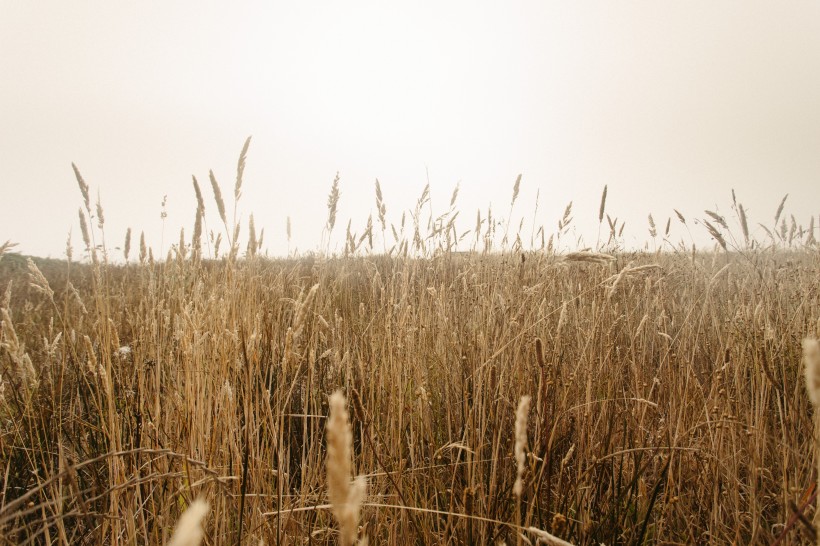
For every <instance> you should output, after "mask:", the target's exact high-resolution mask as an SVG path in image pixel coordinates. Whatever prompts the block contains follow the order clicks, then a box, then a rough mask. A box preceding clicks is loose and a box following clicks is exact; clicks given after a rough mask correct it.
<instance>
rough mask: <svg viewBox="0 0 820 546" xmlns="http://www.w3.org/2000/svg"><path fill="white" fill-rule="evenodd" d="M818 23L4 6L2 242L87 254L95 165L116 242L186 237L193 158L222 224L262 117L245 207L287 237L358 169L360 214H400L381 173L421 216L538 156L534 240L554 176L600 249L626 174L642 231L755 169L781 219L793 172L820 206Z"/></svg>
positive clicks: (519, 208)
mask: <svg viewBox="0 0 820 546" xmlns="http://www.w3.org/2000/svg"><path fill="white" fill-rule="evenodd" d="M398 5H401V7H392V6H398ZM818 29H820V3H818V2H816V1H790V2H771V1H751V0H737V1H720V0H718V1H715V0H705V1H695V0H688V1H685V2H681V1H675V2H672V1H660V0H651V1H648V0H647V1H640V2H635V1H618V2H608V1H582V0H573V1H560V2H557V1H543V0H541V1H534V2H476V1H471V2H446V1H435V2H403V3H401V4H400V3H397V2H383V1H382V2H375V1H374V2H357V1H348V2H332V3H331V2H325V3H323V2H292V1H291V2H278V3H275V5H274V3H273V2H231V3H228V2H220V3H215V2H203V1H198V2H190V3H182V2H139V3H136V2H133V3H122V2H102V1H99V2H89V1H79V0H78V1H74V2H57V1H51V2H46V1H38V2H12V1H7V2H3V3H2V4H0V189H1V190H2V191H1V192H0V243H2V241H4V240H6V239H11V240H12V241H15V242H17V243H19V244H20V247H19V250H20V251H21V252H24V253H30V254H38V255H43V256H45V255H50V256H52V257H61V256H62V255H63V253H64V249H65V241H66V236H67V234H68V232H69V230H72V231H73V233H74V235H73V242H74V246H75V252H77V249H78V248H79V247H80V245H81V239H80V236H79V233H80V231H79V223H78V220H77V208H78V207H79V206H80V205H81V203H82V200H81V196H80V193H79V191H78V189H77V183H76V181H75V179H74V175H73V172H72V170H71V162H72V161H73V162H75V163H76V164H77V166H78V167H79V169H80V171H81V172H82V173H83V176H84V177H85V179H86V181H87V182H88V183H89V184H90V185H91V188H92V192H93V193H94V194H95V195H96V192H97V191H99V194H100V196H101V200H102V204H103V208H104V210H105V217H106V228H105V231H106V233H105V236H106V241H107V243H108V244H109V246H112V247H113V246H116V245H121V244H122V240H123V236H124V234H125V230H126V228H127V227H129V226H130V227H132V228H133V229H134V231H135V236H136V234H138V233H139V232H140V231H141V230H144V231H145V233H146V237H147V239H148V242H149V244H150V245H151V246H153V247H154V249H155V251H156V250H158V249H159V248H160V246H161V245H164V250H167V248H168V246H169V245H170V244H171V243H172V242H174V241H175V240H178V237H179V235H178V234H179V228H180V226H185V228H186V233H190V231H191V228H192V226H193V218H194V213H195V208H196V201H195V198H194V193H193V188H192V184H191V175H196V176H197V178H199V180H200V182H201V183H203V186H204V187H203V190H204V192H205V196H206V211H207V215H208V216H207V217H208V224H209V227H211V228H216V227H217V226H218V223H217V221H216V218H217V217H216V212H215V207H214V206H213V200H212V195H211V191H210V187H209V185H208V183H207V175H208V170H209V169H213V170H214V172H215V174H216V176H217V178H218V179H219V180H220V182H221V184H222V187H223V193H224V194H225V195H226V196H228V195H230V194H231V193H232V189H233V182H234V177H235V172H236V160H237V157H238V154H239V151H240V149H241V147H242V144H243V142H244V140H245V138H246V137H247V136H249V135H253V141H252V144H251V148H250V152H249V156H248V163H247V169H246V171H245V185H244V188H243V197H242V201H240V207H239V212H240V214H241V216H242V219H243V223H244V222H245V221H246V220H247V217H248V215H249V214H250V213H253V214H254V217H255V222H256V225H257V229H259V228H262V227H264V228H265V242H266V245H265V246H266V247H267V248H268V249H269V251H270V252H271V253H273V254H277V253H283V252H285V251H286V250H287V241H286V235H285V225H286V218H287V217H288V216H290V217H291V218H292V226H293V227H292V230H293V243H292V248H293V247H298V248H299V249H300V250H302V251H309V250H312V249H316V248H317V247H318V246H319V244H320V241H321V236H322V235H321V233H322V227H323V226H324V223H325V220H326V217H327V209H326V199H327V194H328V192H329V190H330V186H331V183H332V181H333V178H334V176H335V174H336V172H337V171H338V172H339V173H340V177H341V186H340V187H341V194H342V195H341V202H340V209H339V220H338V225H337V230H338V231H339V233H338V235H341V234H342V233H341V232H343V230H344V227H345V226H346V225H347V221H348V219H349V218H352V219H353V229H354V230H355V231H358V232H361V231H362V229H363V228H364V225H365V224H366V221H367V216H368V214H370V213H371V212H375V200H374V182H375V180H376V178H378V179H379V180H380V182H381V185H382V189H383V192H384V195H385V200H386V203H387V212H388V220H389V221H393V222H398V220H399V217H400V215H401V211H402V210H404V209H408V208H412V207H413V206H414V203H415V200H416V199H417V198H418V196H419V194H420V193H421V191H422V189H423V188H424V185H425V184H426V183H427V177H428V174H429V180H430V182H431V185H432V197H433V200H432V204H433V209H434V211H443V210H444V209H446V208H447V205H448V204H449V197H450V194H451V192H452V190H453V188H454V187H455V185H456V184H457V183H460V193H459V198H458V203H457V206H458V208H459V210H461V211H462V215H461V217H460V218H459V224H458V225H459V231H462V230H466V229H469V228H472V227H473V225H474V224H475V216H476V209H477V208H479V207H480V208H481V209H482V211H486V209H487V207H488V205H489V204H490V203H492V204H493V210H494V214H500V215H504V216H506V215H507V214H508V212H509V204H510V197H511V193H512V186H513V183H514V181H515V178H516V176H517V175H518V174H519V173H522V174H523V178H522V183H521V196H520V198H519V202H518V203H517V204H516V209H515V210H514V211H513V216H514V218H515V223H516V224H517V222H518V218H520V217H521V216H524V217H525V218H526V224H525V226H526V227H525V233H526V238H527V240H528V239H529V233H530V231H529V226H530V225H531V223H532V217H533V213H534V202H535V196H536V192H538V191H539V190H540V205H539V209H538V213H537V217H536V222H537V223H538V224H539V225H540V224H544V225H545V226H546V228H547V229H548V230H550V231H552V230H554V229H555V227H556V223H557V221H558V219H559V218H560V216H561V213H562V211H563V209H564V207H565V205H566V204H567V203H568V202H569V201H570V200H572V201H574V217H575V220H574V222H575V223H576V224H577V229H578V232H577V235H583V236H584V240H585V242H586V244H589V245H594V243H595V236H596V231H597V225H598V223H597V220H598V218H597V216H598V203H599V199H600V195H601V190H602V188H603V186H604V185H605V184H607V185H608V186H609V199H608V204H607V212H610V213H611V214H612V215H613V216H618V217H619V218H622V219H626V221H627V226H626V230H625V235H626V240H627V242H630V243H636V244H637V243H638V242H643V241H644V240H646V239H647V238H648V231H647V215H648V214H649V213H652V214H653V215H654V217H655V219H656V221H657V222H658V223H659V224H664V223H665V221H666V219H667V217H669V216H672V215H673V212H672V209H673V207H674V208H677V209H678V210H680V211H681V212H682V213H683V214H684V215H686V216H687V217H688V218H692V219H694V218H695V217H702V216H703V210H704V209H706V208H709V209H713V208H715V207H717V208H719V209H720V211H721V212H723V213H726V214H730V212H731V211H730V205H731V193H730V192H731V188H735V190H736V191H737V193H738V198H739V200H740V201H741V202H743V203H744V204H745V205H746V207H747V209H748V213H749V216H750V218H751V220H752V221H753V223H754V224H755V225H756V223H757V222H764V223H766V224H769V225H770V224H771V222H772V219H773V216H774V212H775V209H776V208H777V204H778V203H779V201H780V199H781V198H782V196H783V195H784V194H785V193H789V194H790V198H789V201H788V202H787V206H786V210H787V211H789V212H790V213H794V215H795V216H796V217H797V220H798V222H801V223H803V224H804V225H808V222H809V217H810V216H811V215H812V214H815V215H816V214H818V212H820V206H818V205H820V203H818V199H817V197H818V195H820V192H818V191H817V189H816V188H817V182H818V180H820V31H819V30H818ZM165 195H167V199H168V201H167V203H168V205H167V209H168V218H167V220H166V221H165V228H164V233H165V234H164V240H163V236H162V233H163V223H162V221H161V220H160V212H161V207H160V204H161V202H162V200H163V196H165ZM229 208H232V206H231V205H229ZM483 214H485V212H483ZM462 218H463V220H462ZM692 230H693V232H694V233H696V236H697V237H700V235H699V233H702V232H703V229H702V228H701V227H700V226H692ZM684 234H685V230H683V229H682V227H681V226H678V225H676V224H675V223H673V239H675V240H676V239H677V238H678V237H680V236H682V235H684ZM686 237H688V236H686ZM338 248H339V249H341V244H340V245H339V246H338Z"/></svg>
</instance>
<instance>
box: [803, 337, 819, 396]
mask: <svg viewBox="0 0 820 546" xmlns="http://www.w3.org/2000/svg"><path fill="white" fill-rule="evenodd" d="M803 371H804V372H805V374H806V390H807V391H808V393H809V400H811V403H812V405H813V406H814V409H815V410H818V409H820V343H818V341H817V340H816V339H811V338H806V339H804V340H803Z"/></svg>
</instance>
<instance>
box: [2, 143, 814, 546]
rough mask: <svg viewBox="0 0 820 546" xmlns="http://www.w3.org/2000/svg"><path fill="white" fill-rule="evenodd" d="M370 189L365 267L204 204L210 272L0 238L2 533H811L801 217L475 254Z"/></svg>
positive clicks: (274, 539)
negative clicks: (764, 231)
mask: <svg viewBox="0 0 820 546" xmlns="http://www.w3.org/2000/svg"><path fill="white" fill-rule="evenodd" d="M246 152H247V146H246V147H245V148H244V149H243V153H242V158H243V159H242V161H241V162H240V166H239V168H238V173H237V179H238V183H237V185H236V187H235V192H234V193H235V198H236V197H238V195H239V193H240V192H239V189H240V185H241V182H239V181H241V174H242V172H241V170H242V169H241V167H242V165H244V156H245V154H246ZM76 176H77V178H78V181H81V180H82V177H81V176H80V174H79V170H76ZM210 178H211V181H212V186H213V188H214V193H215V195H221V194H220V192H219V188H218V184H217V183H216V181H215V179H214V178H213V176H211V177H210ZM84 184H85V183H84V181H83V182H81V183H80V187H81V192H82V198H83V202H84V203H83V204H84V208H85V211H84V212H83V210H82V209H81V214H80V217H81V219H82V220H83V221H85V220H86V218H88V219H90V218H91V210H90V203H89V202H88V199H87V197H86V195H87V193H88V189H87V186H84ZM516 186H517V183H516ZM83 188H85V190H84V191H83ZM197 193H199V192H197ZM426 193H427V190H425V194H426ZM515 193H517V192H515ZM334 195H335V197H334ZM200 197H201V194H200ZM338 198H339V189H338V179H337V180H336V181H335V182H334V185H333V189H332V190H331V197H330V198H329V200H328V205H329V207H328V208H329V217H328V222H327V225H326V228H327V234H328V236H329V235H330V232H331V230H332V227H333V224H335V220H336V219H335V217H333V216H335V203H336V202H337V201H338ZM426 199H427V198H426V197H425V195H422V198H421V199H420V200H419V203H418V204H417V207H416V211H415V212H418V213H420V212H421V210H422V205H424V203H426ZM513 203H514V200H513ZM377 205H378V211H377V212H378V213H377V222H378V224H377V225H379V226H381V227H382V230H381V231H382V236H383V235H384V233H385V232H387V231H393V232H394V234H396V237H395V239H396V241H395V245H394V246H393V247H390V245H388V244H387V242H386V241H385V242H384V244H385V248H386V252H385V254H381V255H374V254H367V253H368V252H372V251H369V250H368V248H372V247H373V243H372V242H368V243H367V245H366V247H365V250H364V252H365V255H361V249H359V251H356V250H355V249H353V250H352V251H351V254H352V255H351V256H349V257H347V258H338V257H332V256H306V257H303V258H298V259H286V260H269V259H265V258H263V257H261V256H260V255H259V254H258V253H257V252H256V251H257V250H258V249H259V246H260V245H259V243H258V242H257V243H255V244H252V245H250V246H248V251H247V253H246V256H245V258H244V259H243V258H242V257H241V256H240V255H239V253H238V250H237V249H238V241H237V236H236V235H235V234H237V233H238V225H234V226H229V225H228V223H227V218H226V216H225V212H224V210H225V204H224V203H221V204H219V202H218V204H217V212H218V214H219V219H220V220H221V222H222V223H223V224H224V227H225V232H226V234H228V235H230V236H229V237H228V241H229V243H230V245H231V252H230V253H229V257H228V258H227V259H220V260H213V259H211V260H209V259H206V258H205V251H203V252H202V253H199V252H193V251H191V248H190V246H189V247H188V248H187V249H183V248H175V249H173V252H172V253H171V254H170V259H168V260H166V261H162V262H158V261H155V260H154V259H153V253H152V251H151V249H150V247H147V245H146V243H145V240H144V237H142V236H141V237H140V252H139V255H140V257H139V261H138V262H137V263H129V264H126V265H114V264H111V263H109V262H108V256H107V254H106V252H105V249H104V237H103V236H102V234H101V233H100V234H98V235H95V233H94V231H93V229H92V228H93V225H91V226H89V225H86V231H88V233H87V237H86V234H84V238H87V241H86V242H84V244H85V245H86V250H87V253H86V256H88V258H90V259H91V262H90V263H77V262H71V261H67V262H65V261H54V260H42V259H33V260H32V261H31V264H28V263H26V261H25V259H22V258H20V257H18V256H17V255H16V254H13V253H11V252H9V249H10V248H11V247H10V246H9V245H4V246H3V247H0V254H3V253H5V256H2V261H0V286H2V287H3V288H4V294H5V296H4V297H3V299H2V302H1V304H0V311H2V319H0V320H2V330H0V463H1V464H2V467H0V479H2V482H0V484H1V486H0V543H8V544H18V543H19V544H22V543H38V544H39V543H64V544H134V543H139V544H162V543H167V541H168V540H169V539H170V536H171V532H172V529H173V528H174V527H175V525H177V522H178V521H179V520H180V517H183V516H182V515H183V513H184V511H185V509H186V508H188V507H189V506H192V503H194V499H203V500H206V501H207V503H208V504H209V505H210V512H209V515H208V517H207V518H205V519H204V520H202V529H203V533H204V535H203V543H204V544H228V543H236V542H237V541H238V540H240V538H241V541H242V543H243V544H254V545H255V544H259V543H260V541H262V542H263V543H266V544H337V543H339V544H352V543H353V542H354V541H355V540H356V539H357V538H359V537H361V538H364V537H368V538H369V541H370V543H372V544H388V545H399V544H498V543H502V542H504V543H507V544H511V543H517V542H519V541H521V542H525V541H529V542H531V543H536V542H537V541H541V542H542V543H548V544H550V543H551V544H566V543H573V544H596V545H597V544H600V543H605V544H633V543H641V542H646V543H687V544H695V543H716V544H722V543H738V544H768V543H772V542H774V541H779V543H780V544H801V543H805V542H806V541H810V540H814V539H815V537H816V535H815V534H814V529H813V528H812V527H811V524H810V523H809V520H811V519H812V516H813V506H814V500H813V497H812V493H813V491H814V482H815V480H816V472H815V466H816V465H815V462H816V460H817V455H813V454H814V453H815V451H814V448H815V437H814V427H813V424H812V409H811V401H810V400H809V396H806V390H805V388H804V384H806V379H808V380H809V381H808V383H807V385H808V387H809V392H810V393H811V392H812V388H813V387H814V386H815V383H817V381H816V378H815V375H816V373H815V372H814V371H813V370H814V367H812V366H809V368H811V369H810V370H809V371H808V372H806V373H807V375H806V376H805V377H804V375H803V374H804V372H803V369H802V368H801V345H800V340H802V339H804V338H806V337H809V338H813V337H814V336H816V335H817V334H818V319H819V318H820V296H819V295H818V284H817V279H818V273H819V272H820V260H819V259H818V253H817V249H816V246H815V245H816V243H813V241H814V236H813V234H812V233H810V232H806V231H805V230H803V229H802V228H799V227H798V228H796V229H795V234H794V235H791V236H790V235H789V233H788V230H787V232H785V233H784V232H783V230H782V229H780V228H776V229H771V230H769V232H768V233H770V239H771V240H770V241H768V242H758V241H756V240H755V239H754V237H753V236H751V235H750V237H749V241H748V242H747V241H746V232H747V229H748V220H747V219H746V214H745V211H743V213H742V218H743V219H744V222H743V223H744V224H746V227H745V228H741V232H742V235H741V238H742V239H741V242H740V243H738V241H737V240H735V238H734V237H733V236H732V233H731V231H730V230H728V229H726V228H724V227H723V226H722V225H721V224H720V222H718V220H716V219H714V218H711V216H710V218H711V221H710V226H711V229H713V230H715V232H717V233H718V234H719V235H720V236H721V241H722V242H720V241H719V244H720V247H721V248H720V249H718V250H716V251H713V252H690V251H688V249H687V250H685V251H684V250H683V249H679V248H677V247H669V250H668V251H667V252H656V253H651V254H650V253H646V254H644V253H627V252H624V251H623V250H621V249H619V248H618V247H617V246H613V239H612V237H610V242H609V243H608V244H607V245H602V246H601V247H600V248H596V251H591V250H585V251H579V252H577V253H574V254H566V255H564V256H562V255H559V254H556V253H554V252H551V251H549V250H547V247H546V246H545V247H544V249H543V250H540V251H524V250H521V247H520V245H519V244H518V243H519V242H520V234H516V233H514V232H513V231H514V230H510V233H506V231H507V229H506V228H505V230H504V231H505V233H504V234H503V235H504V236H505V237H506V236H509V239H510V241H513V240H515V241H516V243H515V244H513V247H514V248H517V250H515V251H513V250H511V249H506V250H502V251H501V252H498V253H492V252H487V253H484V252H480V251H481V250H483V249H486V248H492V245H493V242H492V241H493V239H492V237H493V230H492V228H491V227H490V226H489V223H490V222H487V223H488V225H486V226H485V225H483V224H484V222H485V221H486V220H482V218H481V215H479V220H478V222H477V225H476V231H475V233H473V232H471V234H470V236H469V237H466V238H464V237H462V239H463V240H464V241H470V242H472V241H475V244H476V245H479V246H478V247H477V248H476V251H475V252H469V253H456V252H454V249H455V248H458V247H457V246H456V245H455V244H454V241H458V240H459V237H461V235H460V234H456V235H455V236H454V235H453V232H454V231H455V229H454V226H455V223H454V220H453V217H452V215H451V214H450V213H445V215H442V217H440V219H439V220H440V221H436V218H431V221H430V222H429V223H428V226H429V228H430V231H429V233H426V234H425V232H424V225H425V223H424V219H421V218H416V219H415V220H414V221H413V223H412V224H411V223H408V228H409V232H405V231H404V229H405V226H404V225H403V223H402V224H401V225H400V226H393V225H392V224H391V226H390V227H391V229H390V230H387V229H386V225H387V224H388V223H389V219H388V218H386V216H385V215H386V207H385V205H384V203H383V200H382V197H381V196H380V188H379V187H378V186H377ZM453 206H454V203H452V204H451V211H452V210H453V208H452V207H453ZM603 207H604V199H603V198H602V202H601V207H600V209H599V211H598V216H599V221H601V220H602V218H603V212H604V209H603ZM781 208H782V203H781ZM203 209H204V205H203V204H202V203H201V202H200V201H199V199H197V210H198V212H197V218H200V217H201V216H202V214H201V212H204V210H203ZM425 210H426V209H425ZM737 210H738V211H741V210H743V209H741V208H740V207H738V208H737ZM570 213H571V208H570V207H567V209H566V211H565V214H564V217H563V218H562V219H561V227H560V229H562V230H565V229H566V226H567V225H568V224H569V222H570V221H571V217H570ZM448 214H450V215H448ZM738 214H740V212H738ZM97 215H98V216H99V217H100V218H101V214H100V213H99V212H98V213H97ZM431 216H432V214H431ZM781 216H782V211H780V210H779V211H778V214H777V219H778V220H780V219H781ZM489 217H490V214H487V219H489ZM678 217H679V219H680V221H681V224H683V225H684V226H685V225H686V223H685V222H686V221H685V219H684V218H683V217H682V215H680V214H678ZM721 218H723V217H721ZM203 220H204V217H203ZM723 220H724V221H726V219H725V218H723ZM608 221H609V218H608ZM616 222H617V220H615V221H610V226H611V231H612V232H613V236H614V231H615V225H616ZM89 223H90V222H89ZM495 223H497V222H494V224H495ZM500 225H502V226H504V225H506V226H507V227H509V225H510V222H509V221H507V222H503V223H501V224H500ZM513 225H514V224H513ZM661 225H663V224H661ZM666 225H667V230H666V232H667V233H668V231H669V227H668V226H669V222H668V221H667V222H666ZM727 225H728V223H727ZM811 225H813V223H812V224H811ZM368 226H369V227H368V228H366V229H365V231H364V232H363V233H362V234H355V233H353V232H352V231H351V230H352V228H351V230H349V234H350V235H351V238H352V239H353V241H352V243H350V244H352V245H353V246H356V247H359V245H361V244H363V241H366V240H367V239H368V236H369V237H373V229H372V219H371V221H370V222H368ZM448 226H449V227H448ZM707 229H709V228H707ZM402 233H404V234H405V235H404V236H403V235H401V234H402ZM560 234H561V233H560V232H559V233H558V234H557V235H556V241H557V240H558V239H560ZM376 235H377V236H378V230H377V233H376ZM402 237H406V238H402ZM260 239H261V237H260ZM95 240H99V241H102V242H103V243H102V246H101V247H100V248H101V251H100V253H99V256H97V255H96V254H95V253H94V251H95V243H94V241H95ZM789 240H791V241H793V242H792V246H791V248H789V246H788V245H789ZM794 241H798V242H799V241H802V243H800V244H797V243H795V242H794ZM182 244H183V245H184V244H185V242H184V240H183V242H182ZM189 245H190V243H189ZM724 245H725V246H726V247H727V248H729V249H734V250H732V251H723V250H722V248H723V247H724ZM349 250H350V249H349ZM414 250H415V251H418V254H420V255H419V256H417V257H413V254H414ZM6 287H8V288H7V289H6ZM811 343H812V342H807V345H806V349H805V351H806V357H805V360H806V363H807V364H812V363H814V362H815V361H816V360H817V358H816V357H817V351H816V342H814V343H815V345H811ZM813 347H814V348H813ZM337 391H340V392H337ZM333 393H335V394H333ZM526 395H531V398H523V399H522V397H525V396H526ZM812 397H814V395H812ZM348 399H349V400H350V403H348V401H347V400H348ZM813 399H814V398H813ZM524 400H528V402H529V404H528V405H529V407H526V406H527V404H523V403H522V404H521V405H520V406H518V404H519V401H524ZM517 406H518V408H517ZM517 409H518V411H516V410H517ZM351 414H352V415H354V416H355V419H353V420H352V421H351V420H350V418H349V416H350V415H351ZM353 475H360V476H362V477H363V479H366V480H367V484H368V486H367V489H368V491H367V496H366V497H365V495H364V491H363V489H362V486H361V484H362V483H363V481H361V480H360V481H351V478H352V476H353ZM193 506H199V505H196V504H193ZM354 506H355V507H356V508H355V510H354ZM200 519H202V518H199V519H198V520H200ZM197 525H199V524H198V523H197ZM196 528H197V527H196V526H194V529H196Z"/></svg>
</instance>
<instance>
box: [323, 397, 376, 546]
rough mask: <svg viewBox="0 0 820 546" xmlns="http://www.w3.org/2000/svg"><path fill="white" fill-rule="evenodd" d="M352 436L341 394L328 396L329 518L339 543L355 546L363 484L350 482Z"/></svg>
mask: <svg viewBox="0 0 820 546" xmlns="http://www.w3.org/2000/svg"><path fill="white" fill-rule="evenodd" d="M352 456H353V433H352V431H351V427H350V421H349V417H348V413H347V401H346V400H345V397H344V395H343V394H342V391H341V390H337V391H336V392H334V393H333V394H332V395H330V416H329V418H328V421H327V492H328V497H329V498H330V504H331V505H332V511H333V515H334V516H335V517H336V520H337V521H338V522H339V534H340V540H339V543H340V544H341V545H342V546H352V545H353V544H355V543H356V536H357V535H358V527H359V513H360V510H361V503H362V500H363V499H364V495H365V489H366V487H367V482H366V481H365V478H364V477H362V476H360V477H358V478H356V479H355V480H353V481H352V482H351V480H350V477H351V470H352V463H351V459H352Z"/></svg>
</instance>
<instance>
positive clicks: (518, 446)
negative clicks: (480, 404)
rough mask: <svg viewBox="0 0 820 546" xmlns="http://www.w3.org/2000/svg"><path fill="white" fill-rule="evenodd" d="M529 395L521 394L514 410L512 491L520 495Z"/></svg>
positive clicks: (522, 482) (522, 489)
mask: <svg viewBox="0 0 820 546" xmlns="http://www.w3.org/2000/svg"><path fill="white" fill-rule="evenodd" d="M530 400H531V397H530V396H529V395H527V396H522V397H521V400H520V401H519V402H518V410H517V411H516V412H515V463H516V465H517V468H516V477H515V485H513V493H514V494H515V496H516V497H520V496H521V493H523V492H524V463H525V461H526V447H527V418H528V417H529V413H530Z"/></svg>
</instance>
